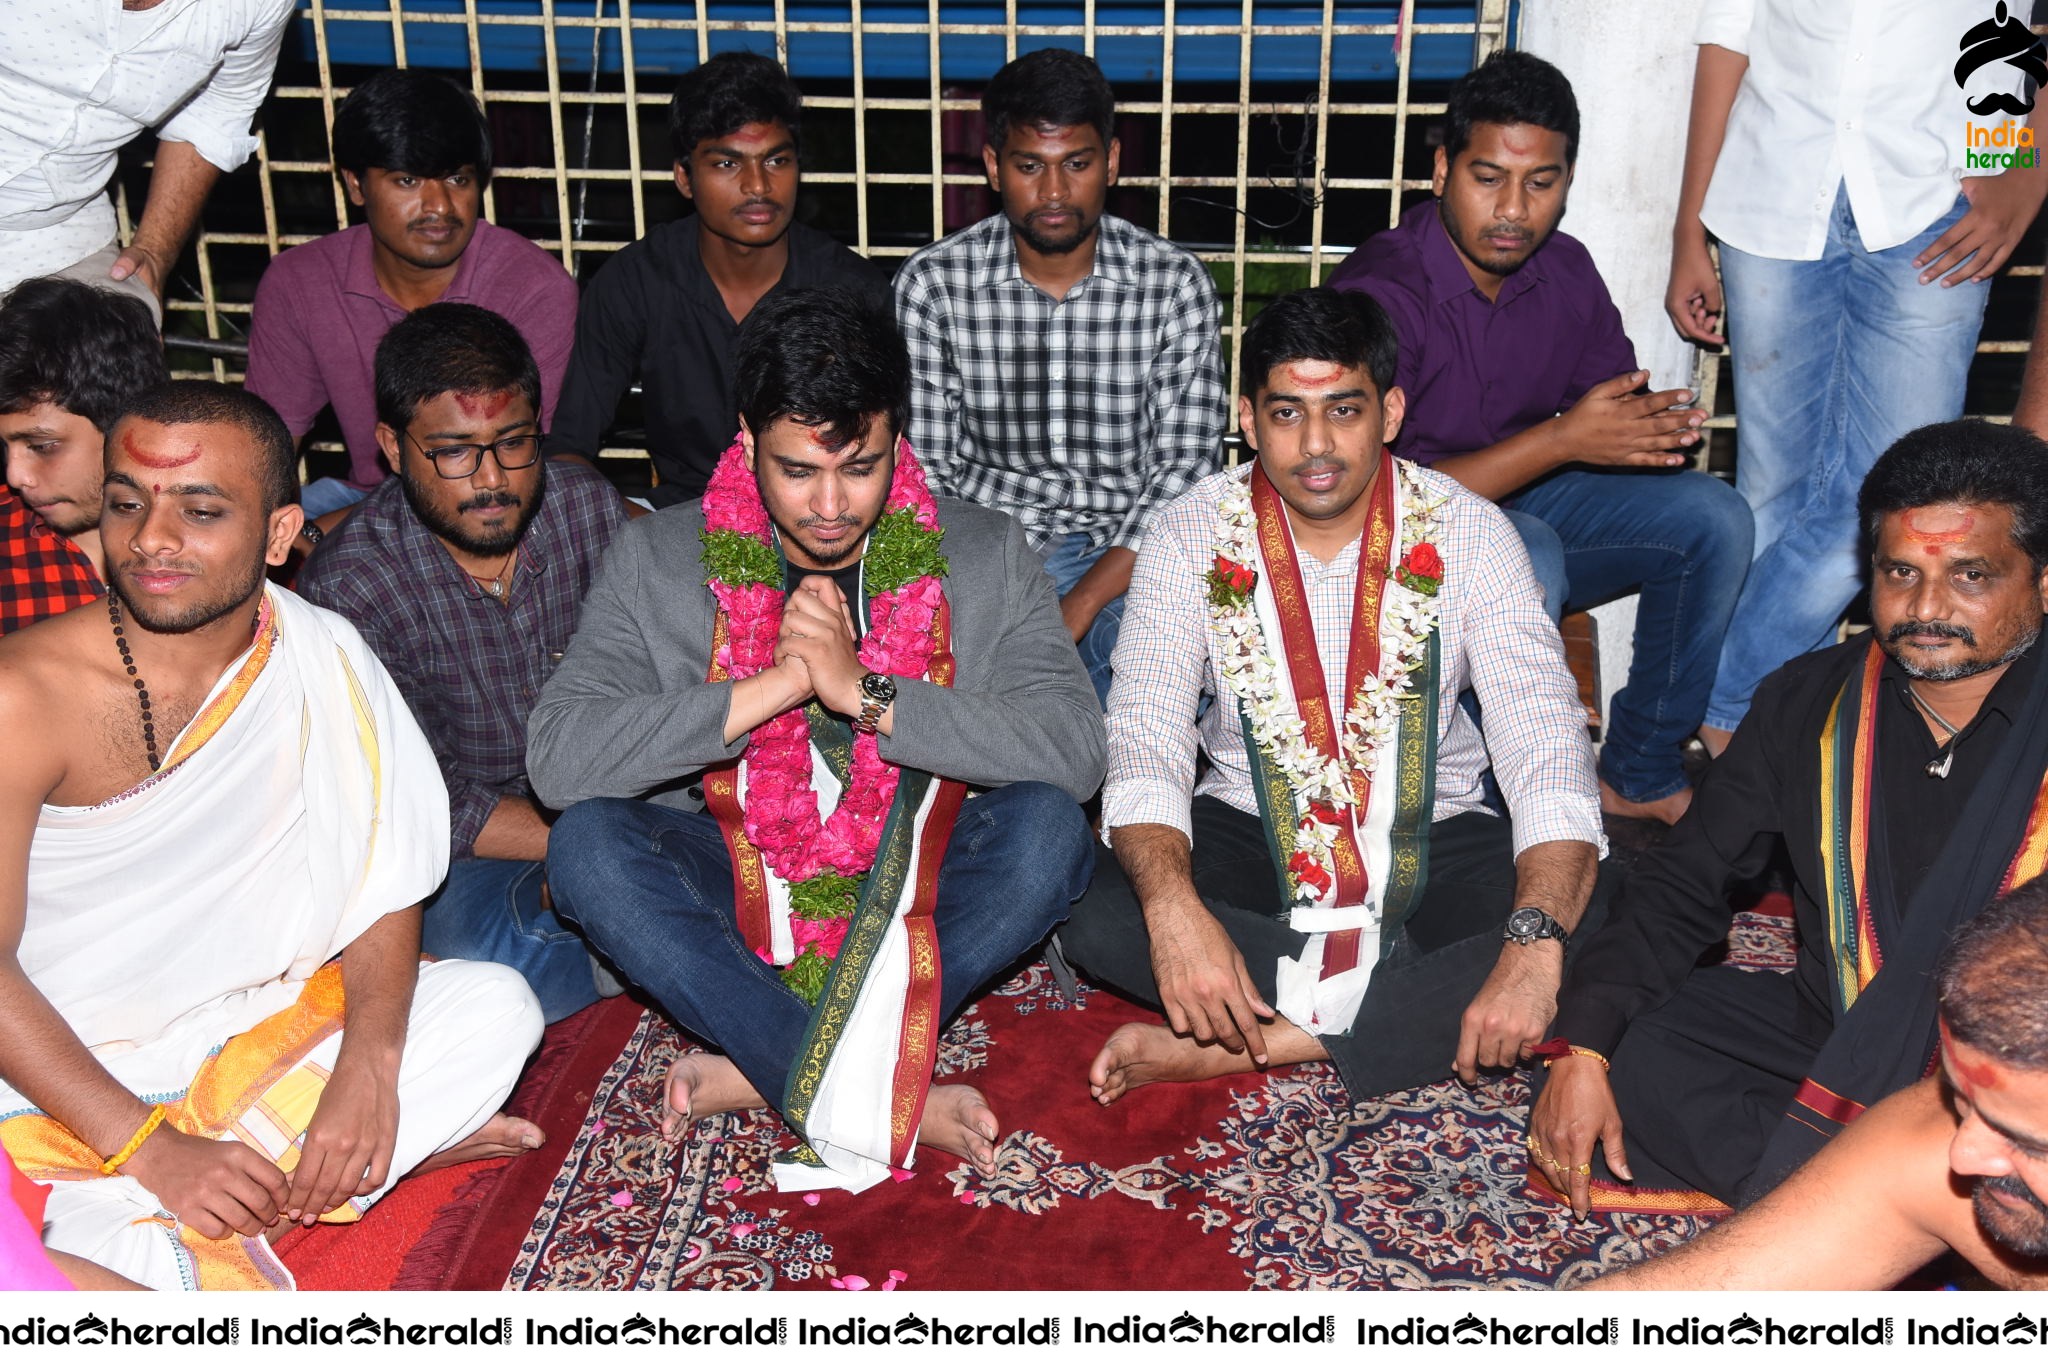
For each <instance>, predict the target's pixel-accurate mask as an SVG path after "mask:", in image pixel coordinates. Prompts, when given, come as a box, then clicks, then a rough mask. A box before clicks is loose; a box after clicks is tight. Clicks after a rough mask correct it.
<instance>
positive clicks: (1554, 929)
mask: <svg viewBox="0 0 2048 1367" xmlns="http://www.w3.org/2000/svg"><path fill="white" fill-rule="evenodd" d="M1500 938H1501V939H1503V940H1505V941H1507V942H1508V943H1510V944H1517V945H1533V944H1535V943H1536V942H1537V941H1538V940H1555V941H1557V943H1558V946H1559V947H1560V948H1562V947H1563V946H1565V945H1567V944H1569V943H1570V942H1571V938H1572V937H1571V935H1570V934H1569V933H1568V932H1567V931H1566V930H1565V928H1564V927H1563V926H1561V925H1559V924H1558V923H1557V918H1556V917H1555V916H1552V915H1551V914H1550V913H1549V912H1547V911H1545V910H1544V909H1543V908H1542V907H1516V908H1515V909H1514V910H1513V911H1511V912H1509V913H1508V923H1507V925H1506V926H1505V927H1503V928H1502V930H1501V932H1500Z"/></svg>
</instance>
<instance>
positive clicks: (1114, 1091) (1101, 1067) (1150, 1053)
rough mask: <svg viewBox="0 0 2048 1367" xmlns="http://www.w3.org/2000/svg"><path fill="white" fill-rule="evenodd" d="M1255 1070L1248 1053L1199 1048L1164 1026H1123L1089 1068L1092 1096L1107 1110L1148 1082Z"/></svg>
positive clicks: (1217, 1047) (1190, 1079) (1218, 1047)
mask: <svg viewBox="0 0 2048 1367" xmlns="http://www.w3.org/2000/svg"><path fill="white" fill-rule="evenodd" d="M1268 1056H1269V1057H1270V1056H1271V1055H1270V1052H1269V1055H1268ZM1253 1066H1254V1065H1253V1063H1252V1058H1251V1055H1249V1054H1233V1053H1231V1052H1230V1051H1229V1050H1228V1049H1225V1048H1224V1047H1223V1046H1222V1045H1220V1044H1197V1043H1196V1042H1195V1041H1194V1040H1192V1039H1189V1038H1187V1037H1186V1036H1184V1035H1176V1034H1174V1033H1173V1031H1172V1030H1170V1029H1169V1028H1167V1027H1166V1026H1164V1025H1120V1026H1118V1027H1117V1030H1116V1033H1115V1034H1113V1035H1111V1036H1110V1037H1109V1039H1108V1041H1107V1042H1105V1043H1104V1044H1103V1046H1102V1052H1101V1053H1099V1054H1097V1055H1096V1056H1095V1061H1094V1062H1093V1063H1091V1064H1089V1065H1088V1094H1089V1095H1090V1096H1092V1097H1094V1098H1095V1099H1096V1100H1097V1101H1099V1102H1101V1103H1102V1104H1103V1105H1105V1106H1107V1105H1108V1104H1109V1103H1110V1102H1112V1101H1115V1100H1116V1099H1117V1098H1118V1097H1120V1096H1122V1095H1123V1094H1124V1093H1125V1092H1128V1091H1130V1090H1131V1089H1132V1088H1133V1087H1142V1086H1144V1085H1145V1084H1146V1083H1148V1082H1194V1081H1196V1080H1198V1079H1200V1078H1205V1077H1222V1076H1223V1075H1224V1074H1225V1073H1249V1072H1251V1071H1252V1068H1253Z"/></svg>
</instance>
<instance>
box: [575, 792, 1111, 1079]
mask: <svg viewBox="0 0 2048 1367" xmlns="http://www.w3.org/2000/svg"><path fill="white" fill-rule="evenodd" d="M1094 870H1095V842H1094V839H1093V837H1092V835H1091V834H1090V832H1089V829H1088V822H1087V820H1086V819H1085V818H1084V817H1083V816H1082V814H1081V808H1080V806H1079V805H1078V804H1077V803H1075V801H1074V800H1073V799H1072V798H1070V797H1068V796H1067V795H1066V794H1065V793H1063V792H1061V791H1060V790H1059V789H1057V788H1054V787H1052V786H1051V785H1049V784H1044V783H1013V784H1010V785H1008V786H1007V787H1002V788H997V789H994V790H993V791H991V792H988V793H985V794H983V795H982V796H980V797H978V798H974V799H973V800H971V801H969V802H967V803H966V804H964V805H963V806H962V807H961V809H960V817H959V820H958V821H956V822H955V823H954V825H953V835H952V839H951V840H950V841H949V842H948V843H947V845H946V856H945V860H944V862H943V863H942V864H941V865H940V868H939V895H938V904H937V906H936V907H935V909H934V912H933V920H934V922H935V924H936V926H937V929H938V936H939V979H940V988H939V993H940V1000H941V1003H942V1007H943V1011H944V1014H945V1015H946V1016H948V1017H950V1016H951V1015H952V1014H953V1013H954V1012H956V1011H958V1010H959V1009H960V1007H961V1006H962V1005H964V1004H965V1003H966V1001H967V998H968V997H969V996H970V995H971V994H972V993H974V992H975V991H977V990H978V989H980V988H981V987H983V986H985V985H986V984H987V983H988V982H989V981H990V980H991V979H993V978H994V977H995V976H996V975H997V974H999V973H1001V972H1002V971H1003V970H1005V969H1006V968H1008V967H1010V965H1012V964H1013V963H1015V962H1016V961H1017V959H1018V958H1020V957H1021V956H1022V955H1024V954H1025V953H1026V952H1027V951H1029V950H1031V949H1033V948H1035V947H1036V946H1037V945H1038V944H1039V942H1040V941H1042V940H1044V939H1045V937H1046V936H1047V935H1049V934H1050V933H1051V932H1052V928H1053V927H1054V926H1055V925H1057V924H1059V923H1060V922H1061V921H1063V920H1065V919H1066V916H1067V908H1068V906H1069V905H1071V904H1072V903H1073V901H1074V900H1075V899H1076V898H1078V897H1079V896H1080V895H1081V894H1082V893H1083V892H1084V891H1086V890H1087V887H1088V879H1089V877H1090V876H1091V875H1092V874H1093V873H1094ZM548 882H549V884H550V885H551V886H552V887H553V889H554V896H555V901H556V905H557V906H559V907H560V908H561V909H562V914H563V915H564V916H566V917H568V918H569V919H571V920H573V921H575V922H576V923H577V924H578V925H580V926H582V927H583V929H584V931H585V933H587V934H588V935H589V936H590V938H591V940H592V941H593V942H595V943H596V944H597V946H598V947H599V948H600V949H602V950H603V951H604V954H605V957H607V958H608V959H610V960H611V961H612V963H614V964H616V965H617V966H618V969H619V971H620V973H621V974H623V975H624V976H625V977H626V978H627V979H628V980H629V981H631V982H634V983H636V984H638V985H639V986H640V987H641V988H642V989H643V990H645V991H646V992H647V993H648V994H649V995H651V996H652V997H653V998H654V999H655V1000H656V1001H657V1002H659V1003H660V1004H661V1006H662V1009H663V1010H665V1011H666V1012H668V1014H669V1015H670V1016H671V1017H672V1018H674V1020H675V1021H676V1023H677V1024H678V1025H680V1026H682V1027H683V1029H685V1030H687V1031H689V1032H690V1033H691V1034H692V1035H694V1036H695V1037H696V1038H698V1039H699V1040H701V1041H703V1042H704V1043H705V1044H708V1045H711V1046H713V1047H715V1048H717V1049H719V1050H721V1051H722V1052H724V1053H725V1054H726V1055H727V1057H729V1058H731V1059H732V1061H733V1063H734V1064H736V1065H737V1066H738V1067H739V1070H740V1072H741V1073H743V1074H745V1076H746V1079H747V1081H749V1082H751V1083H752V1084H753V1085H754V1088H755V1090H757V1091H758V1092H760V1093H761V1095H762V1096H763V1097H766V1098H767V1099H768V1101H769V1102H770V1103H771V1104H777V1105H779V1104H780V1103H781V1100H782V1094H783V1087H784V1083H785V1082H786V1080H787V1077H788V1072H789V1068H790V1065H791V1064H792V1063H793V1062H794V1061H795V1059H796V1053H797V1049H798V1048H799V1046H800V1045H801V1044H802V1042H803V1037H804V1029H805V1027H806V1025H808V1023H809V1021H810V1018H811V1008H810V1007H809V1006H807V1005H806V1004H805V1003H804V1001H803V999H802V998H800V997H798V996H797V995H796V994H795V993H794V992H791V991H790V990H789V989H788V988H787V987H784V986H783V984H782V974H781V973H780V972H779V971H777V970H776V969H774V968H772V967H770V966H769V965H768V964H765V963H763V962H762V961H761V959H760V958H759V956H757V955H756V954H755V953H754V951H753V950H752V949H750V948H749V947H748V946H747V943H746V940H745V939H744V938H743V937H742V936H741V934H740V929H739V919H738V916H737V914H736V913H735V911H734V897H733V886H732V860H731V858H730V856H729V855H728V854H727V852H726V848H725V839H724V837H723V836H721V835H720V834H719V830H718V822H717V821H716V820H715V819H714V818H713V817H711V816H710V815H709V814H707V813H704V812H684V811H677V810H675V809H673V808H669V807H660V806H656V805H655V804H653V803H651V802H636V801H633V800H631V799H628V798H594V799H592V800H590V801H588V802H579V803H577V804H576V805H575V806H574V807H571V808H570V809H569V810H568V811H566V812H564V813H563V814H562V816H561V818H560V819H559V820H558V821H556V822H555V826H554V830H553V831H552V832H551V833H550V835H549V837H548Z"/></svg>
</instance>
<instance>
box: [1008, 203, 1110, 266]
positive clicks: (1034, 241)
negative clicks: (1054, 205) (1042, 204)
mask: <svg viewBox="0 0 2048 1367" xmlns="http://www.w3.org/2000/svg"><path fill="white" fill-rule="evenodd" d="M1069 212H1072V213H1073V215H1074V231H1073V232H1072V233H1071V234H1069V235H1068V236H1066V237H1047V236H1046V235H1045V234H1044V233H1042V232H1040V231H1039V230H1038V229H1037V227H1036V226H1035V225H1034V224H1033V223H1032V221H1031V216H1030V215H1029V214H1026V215H1025V216H1024V217H1023V218H1022V219H1021V220H1020V219H1015V218H1013V219H1011V220H1010V227H1011V228H1013V229H1015V230H1016V233H1017V236H1019V237H1021V238H1023V239H1024V244H1025V245H1026V246H1028V247H1030V248H1031V250H1032V251H1034V252H1037V253H1038V254H1039V255H1040V256H1065V255H1066V254H1067V253H1068V252H1071V251H1076V250H1078V249H1079V248H1080V246H1081V244H1082V243H1083V242H1086V241H1087V240H1088V236H1089V234H1091V233H1093V232H1094V231H1095V224H1096V222H1097V220H1096V219H1093V218H1084V217H1083V216H1082V215H1081V214H1080V212H1079V211H1075V210H1070V211H1069Z"/></svg>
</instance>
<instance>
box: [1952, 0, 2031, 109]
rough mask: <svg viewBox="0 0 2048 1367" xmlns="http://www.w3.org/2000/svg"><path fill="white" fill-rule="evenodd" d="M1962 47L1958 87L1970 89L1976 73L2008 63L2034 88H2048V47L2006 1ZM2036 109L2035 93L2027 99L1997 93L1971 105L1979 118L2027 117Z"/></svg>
mask: <svg viewBox="0 0 2048 1367" xmlns="http://www.w3.org/2000/svg"><path fill="white" fill-rule="evenodd" d="M1958 46H1959V47H1961V48H1962V50H1963V55H1962V57H1961V58H1959V59H1958V60H1957V62H1956V84H1957V85H1958V86H1963V85H1966V84H1967V83H1968V82H1969V79H1970V77H1971V75H1972V74H1973V73H1975V72H1976V71H1977V70H1978V69H1979V68H1981V67H1986V66H1989V65H1991V63H1993V62H2004V63H2006V64H2007V65H2008V66H2015V67H2018V68H2019V69H2020V70H2021V71H2023V72H2025V73H2026V75H2027V77H2028V78H2029V79H2030V80H2031V81H2032V82H2033V88H2035V89H2038V88H2039V87H2040V86H2042V85H2048V60H2044V55H2048V45H2044V44H2043V43H2042V41H2041V39H2040V38H2038V37H2036V36H2035V34H2034V31H2033V30H2032V29H2031V28H2029V27H2027V24H2026V21H2025V20H2023V19H2017V18H2014V17H2013V15H2012V14H2011V13H2010V12H2009V11H2008V10H2007V8H2006V4H2005V0H1998V10H1997V13H1996V14H1995V15H1994V17H1992V18H1990V19H1986V20H1985V21H1984V22H1983V23H1981V24H1977V25H1974V26H1973V27H1972V28H1971V29H1970V31H1969V32H1967V33H1965V34H1964V35H1963V40H1962V42H1961V43H1960V44H1958ZM2033 107H2034V96H2033V93H2032V91H2031V90H2029V92H2028V93H2027V94H2026V95H2024V96H2015V95H2009V94H2007V93H2006V92H2005V91H2003V90H1995V91H1993V92H1991V93H1990V94H1988V95H1981V96H1979V97H1978V98H1976V99H1974V100H1971V101H1969V110H1970V112H1971V113H1972V114H1976V115H1979V116H1983V115H1989V114H2012V115H2023V114H2026V113H2028V112H2029V111H2030V110H2032V109H2033Z"/></svg>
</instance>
